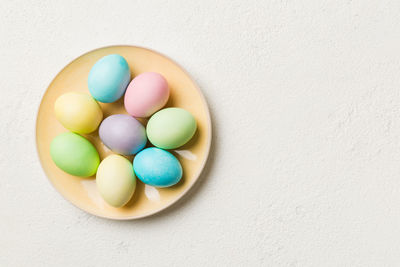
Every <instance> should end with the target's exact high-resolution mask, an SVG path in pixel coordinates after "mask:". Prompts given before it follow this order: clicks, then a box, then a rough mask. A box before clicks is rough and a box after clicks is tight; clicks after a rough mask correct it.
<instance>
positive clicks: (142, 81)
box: [50, 54, 196, 207]
mask: <svg viewBox="0 0 400 267" xmlns="http://www.w3.org/2000/svg"><path fill="white" fill-rule="evenodd" d="M130 73H131V72H130V69H129V66H128V63H127V62H126V60H125V59H124V58H123V57H122V56H120V55H116V54H113V55H108V56H105V57H103V58H101V59H100V60H99V61H97V62H96V64H95V65H94V66H93V67H92V69H91V70H90V73H89V77H88V87H89V91H90V94H91V95H89V94H85V93H77V92H70V93H66V94H63V95H61V96H60V97H58V99H57V100H56V102H55V106H54V109H55V114H56V117H57V119H58V121H59V122H60V123H61V124H62V125H63V126H64V127H65V128H67V129H68V130H70V132H66V133H62V134H60V135H58V136H57V137H55V138H54V139H53V141H52V142H51V145H50V154H51V157H52V159H53V161H54V163H55V164H56V165H57V166H58V167H59V168H60V169H61V170H63V171H65V172H67V173H69V174H71V175H74V176H81V177H89V176H93V175H95V174H96V184H97V188H98V190H99V192H100V195H101V196H102V197H103V199H104V200H105V201H106V202H107V203H108V204H110V205H111V206H114V207H121V206H123V205H125V204H126V203H127V202H128V201H129V200H130V199H131V198H132V196H133V194H134V192H135V188H136V177H138V178H139V179H140V180H141V181H142V182H143V183H145V184H148V185H151V186H156V187H169V186H172V185H175V184H176V183H178V182H179V181H180V179H181V178H182V167H181V164H180V163H179V161H178V159H177V158H175V156H174V155H173V154H171V153H170V152H168V151H167V150H166V149H174V148H177V147H180V146H182V145H184V144H185V143H187V142H188V141H189V140H190V139H191V138H192V137H193V135H194V133H195V132H196V121H195V119H194V117H193V116H192V114H190V113H189V112H188V111H186V110H184V109H181V108H165V109H161V108H162V107H163V106H164V105H165V104H166V103H167V101H168V98H169V88H168V84H167V81H166V80H165V78H164V77H163V76H162V75H161V74H159V73H155V72H145V73H141V74H139V75H138V76H136V77H135V78H134V79H133V80H132V81H131V74H130ZM124 94H125V96H124V105H125V109H126V111H127V112H128V113H129V114H130V115H126V114H116V115H111V116H109V117H107V118H105V119H104V120H103V112H102V110H101V107H100V105H99V104H98V102H97V101H99V102H102V103H112V102H115V101H117V100H118V99H120V98H121V97H122V96H123V95H124ZM149 117H150V119H149V121H148V123H147V126H146V128H145V127H144V126H143V125H142V124H141V123H140V122H139V121H138V120H137V119H136V118H149ZM99 125H100V126H99ZM97 128H99V136H100V139H101V141H102V142H103V144H104V145H105V146H107V147H108V148H109V149H110V150H112V151H113V152H114V153H115V154H112V155H109V156H107V157H106V158H104V159H103V160H102V161H101V162H100V156H99V153H98V151H97V150H96V148H95V147H94V146H93V144H92V143H91V142H89V141H88V140H87V139H86V138H84V137H83V136H81V135H80V134H88V133H92V132H94V131H96V130H97ZM147 139H149V141H150V142H151V144H153V145H154V147H148V148H145V146H146V143H147ZM135 154H136V156H135V158H134V160H133V164H132V163H131V162H130V161H129V160H128V159H127V158H126V157H124V156H129V155H135Z"/></svg>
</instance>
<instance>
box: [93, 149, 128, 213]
mask: <svg viewBox="0 0 400 267" xmlns="http://www.w3.org/2000/svg"><path fill="white" fill-rule="evenodd" d="M96 184H97V189H98V190H99V192H100V195H101V196H102V197H103V199H104V200H105V201H106V202H107V203H108V204H110V205H111V206H114V207H122V206H123V205H125V204H126V203H128V201H129V200H130V199H131V198H132V196H133V193H134V192H135V189H136V176H135V173H134V172H133V168H132V163H131V162H130V161H129V160H127V159H126V158H124V157H122V156H120V155H110V156H108V157H106V158H105V159H103V160H102V162H101V163H100V166H99V168H98V170H97V174H96Z"/></svg>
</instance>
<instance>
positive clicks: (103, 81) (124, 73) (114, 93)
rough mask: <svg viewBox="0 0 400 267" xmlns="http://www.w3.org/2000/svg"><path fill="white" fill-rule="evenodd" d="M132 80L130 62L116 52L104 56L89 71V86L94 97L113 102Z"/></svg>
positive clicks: (100, 100)
mask: <svg viewBox="0 0 400 267" xmlns="http://www.w3.org/2000/svg"><path fill="white" fill-rule="evenodd" d="M130 80H131V72H130V70H129V66H128V62H126V60H125V58H123V57H122V56H120V55H116V54H114V55H108V56H105V57H102V58H101V59H100V60H98V61H97V62H96V64H94V66H93V67H92V69H91V70H90V73H89V78H88V87H89V91H90V93H91V94H92V96H93V98H94V99H96V100H97V101H99V102H103V103H111V102H114V101H117V100H118V99H120V98H121V96H122V95H123V94H124V93H125V90H126V87H127V86H128V84H129V82H130Z"/></svg>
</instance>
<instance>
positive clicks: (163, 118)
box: [146, 108, 197, 149]
mask: <svg viewBox="0 0 400 267" xmlns="http://www.w3.org/2000/svg"><path fill="white" fill-rule="evenodd" d="M196 128H197V124H196V120H195V119H194V117H193V115H192V114H190V113H189V112H188V111H186V110H184V109H182V108H166V109H162V110H160V111H158V112H157V113H155V114H154V115H153V116H152V117H151V118H150V120H149V122H148V123H147V127H146V133H147V137H148V139H149V141H150V142H151V143H152V144H153V145H155V146H156V147H159V148H163V149H174V148H177V147H180V146H182V145H184V144H186V143H187V142H188V141H189V140H190V139H191V138H192V137H193V135H194V133H195V132H196Z"/></svg>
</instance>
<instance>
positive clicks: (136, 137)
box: [99, 114, 147, 155]
mask: <svg viewBox="0 0 400 267" xmlns="http://www.w3.org/2000/svg"><path fill="white" fill-rule="evenodd" d="M99 136H100V139H101V141H102V142H103V144H104V145H106V146H107V147H108V148H109V149H111V150H112V151H114V152H115V153H118V154H122V155H133V154H136V153H137V152H139V151H140V150H142V149H143V148H144V146H145V145H146V142H147V137H146V130H145V128H144V127H143V125H142V124H141V123H140V122H139V121H138V120H136V119H135V118H133V117H131V116H129V115H125V114H117V115H111V116H109V117H107V118H106V119H105V120H103V122H102V123H101V124H100V128H99Z"/></svg>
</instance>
